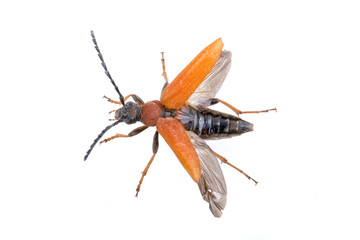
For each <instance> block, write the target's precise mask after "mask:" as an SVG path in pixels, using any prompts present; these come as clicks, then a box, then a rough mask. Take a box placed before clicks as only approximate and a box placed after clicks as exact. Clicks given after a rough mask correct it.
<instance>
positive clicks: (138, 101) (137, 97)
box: [103, 94, 144, 105]
mask: <svg viewBox="0 0 360 240" xmlns="http://www.w3.org/2000/svg"><path fill="white" fill-rule="evenodd" d="M129 97H132V98H133V99H134V101H135V102H136V103H137V104H139V105H143V104H144V101H143V100H142V99H141V98H140V97H139V96H138V95H136V94H129V95H127V96H126V97H125V98H124V101H126V100H128V98H129ZM103 98H106V100H108V102H111V103H114V104H121V102H119V101H115V100H112V99H111V98H108V97H107V96H104V97H103Z"/></svg>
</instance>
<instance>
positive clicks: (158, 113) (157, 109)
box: [141, 100, 164, 126]
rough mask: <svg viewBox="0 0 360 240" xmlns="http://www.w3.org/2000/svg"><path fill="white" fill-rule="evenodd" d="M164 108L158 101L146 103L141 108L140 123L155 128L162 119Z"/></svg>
mask: <svg viewBox="0 0 360 240" xmlns="http://www.w3.org/2000/svg"><path fill="white" fill-rule="evenodd" d="M163 110H164V106H163V105H162V104H161V103H160V101H157V100H155V101H151V102H147V103H145V104H144V105H143V106H142V113H141V121H142V122H143V123H144V124H145V125H147V126H155V125H156V122H157V121H158V119H159V118H161V117H162V114H163Z"/></svg>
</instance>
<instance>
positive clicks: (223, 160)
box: [211, 149, 258, 185]
mask: <svg viewBox="0 0 360 240" xmlns="http://www.w3.org/2000/svg"><path fill="white" fill-rule="evenodd" d="M211 151H212V152H213V153H214V154H215V156H216V157H217V158H218V159H220V161H221V162H223V163H226V164H227V165H229V166H230V167H233V168H234V169H236V170H238V171H239V172H241V173H242V174H244V176H245V177H247V179H249V180H253V181H254V182H255V185H257V184H258V182H257V181H256V180H255V179H253V178H252V177H250V176H249V175H247V174H246V173H245V172H244V171H243V170H241V169H240V168H237V167H235V166H234V165H232V164H231V163H229V162H228V160H227V159H226V158H224V157H223V156H221V155H219V154H217V153H216V152H214V150H212V149H211Z"/></svg>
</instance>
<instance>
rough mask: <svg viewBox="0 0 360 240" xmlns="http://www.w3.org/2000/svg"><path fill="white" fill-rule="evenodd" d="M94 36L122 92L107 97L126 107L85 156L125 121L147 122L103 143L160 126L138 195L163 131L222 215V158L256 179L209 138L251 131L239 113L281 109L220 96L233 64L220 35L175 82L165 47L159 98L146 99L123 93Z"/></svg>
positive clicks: (215, 211) (224, 191)
mask: <svg viewBox="0 0 360 240" xmlns="http://www.w3.org/2000/svg"><path fill="white" fill-rule="evenodd" d="M91 37H92V40H93V42H94V45H95V49H96V51H97V53H98V56H99V58H100V61H101V65H102V66H103V68H104V70H105V74H106V75H107V77H108V78H109V79H110V81H111V83H112V84H113V86H114V88H115V90H116V92H117V93H118V95H119V101H115V100H112V99H110V98H107V97H105V96H104V97H105V98H106V99H107V100H108V101H109V102H111V103H114V104H118V105H121V107H120V108H119V109H117V110H116V111H114V112H115V119H114V120H115V121H114V122H113V123H112V124H110V125H109V126H107V127H106V128H105V129H104V130H103V131H102V132H101V133H100V134H99V135H98V137H97V138H96V139H95V140H94V142H93V143H92V145H91V146H90V149H89V150H88V151H87V153H86V155H85V157H84V160H86V159H87V158H88V156H89V154H90V153H91V151H92V149H93V148H94V146H95V145H96V144H97V142H98V141H99V140H100V139H101V138H102V137H103V135H104V134H105V133H106V132H107V131H108V130H109V129H110V128H112V127H114V126H116V125H117V124H119V123H121V122H125V123H126V124H134V123H136V122H142V123H143V125H142V126H140V127H137V128H135V129H134V130H132V131H131V132H130V133H129V134H116V135H114V136H112V137H109V138H107V139H105V140H103V141H101V142H100V143H102V142H108V141H110V140H113V139H115V138H121V137H133V136H135V135H137V134H139V133H141V132H142V131H144V130H145V129H147V128H148V127H156V131H155V135H154V138H153V155H152V157H151V158H150V161H149V162H148V164H147V165H146V167H145V169H144V171H143V172H142V176H141V178H140V181H139V184H138V186H137V188H136V196H137V195H138V193H139V191H140V187H141V184H142V182H143V180H144V177H145V175H146V174H147V172H148V170H149V167H150V165H151V163H152V162H153V160H154V158H155V155H156V153H157V151H158V148H159V141H158V137H159V133H160V135H161V136H162V137H163V138H164V139H165V141H166V142H167V144H168V145H169V146H170V148H171V149H172V151H173V152H174V153H175V155H176V157H177V158H178V159H179V161H180V162H181V164H182V165H183V167H184V168H185V170H186V171H187V172H188V174H189V175H190V177H191V178H192V179H193V180H194V181H195V182H196V183H197V184H198V186H199V189H200V193H201V195H202V197H203V199H204V200H205V201H206V202H208V203H209V207H210V211H211V212H212V214H213V215H214V216H215V217H221V215H222V210H223V209H224V208H225V205H226V198H227V197H226V196H227V188H226V183H225V179H224V176H223V173H222V171H221V168H220V165H219V162H218V159H219V160H220V161H221V162H223V163H226V164H228V165H230V166H231V167H233V168H235V169H236V170H238V171H239V172H241V173H242V174H244V175H245V176H246V177H247V178H248V179H249V180H252V181H254V182H255V184H257V181H255V180H254V179H253V178H251V177H250V176H249V175H247V174H246V173H245V172H243V171H242V170H241V169H239V168H237V167H235V166H234V165H232V164H231V163H229V162H228V161H227V160H226V158H224V157H223V156H221V155H219V154H218V153H216V152H215V151H213V150H212V149H211V148H210V147H209V146H208V145H207V144H206V142H205V141H204V140H208V139H222V138H230V137H233V136H238V135H241V134H243V133H246V132H250V131H252V130H253V124H251V123H249V122H247V121H245V120H243V119H241V118H239V114H243V113H260V112H268V111H271V110H275V111H276V108H273V109H267V110H262V111H247V112H242V111H240V110H238V109H237V108H235V107H233V106H232V105H230V104H229V103H227V102H225V101H223V100H220V99H217V98H215V95H216V93H217V92H218V91H219V89H220V88H221V86H222V84H223V82H224V80H225V78H226V76H227V74H228V72H229V70H230V66H231V52H230V51H225V50H224V51H223V50H222V48H223V42H222V40H221V38H219V39H217V40H215V41H214V42H213V43H211V44H210V45H209V46H207V47H206V48H205V49H203V50H202V51H201V52H200V53H199V54H198V55H197V56H196V57H195V58H194V59H193V60H192V61H191V62H190V63H189V64H188V65H187V66H186V67H185V69H184V70H183V71H182V72H181V73H180V74H179V75H178V76H177V77H176V78H175V79H174V80H173V81H172V82H171V83H170V84H169V81H168V77H167V74H166V71H165V60H164V53H162V58H161V61H162V69H163V77H164V79H165V84H164V87H163V89H162V93H161V98H160V101H159V100H154V101H149V102H146V103H145V102H144V101H143V100H142V99H141V98H140V97H139V96H137V95H136V94H130V95H128V96H126V97H124V96H123V95H122V94H121V93H120V90H119V88H118V87H117V85H116V84H115V81H114V80H113V78H112V76H111V75H110V72H109V71H108V69H107V66H106V64H105V61H104V58H103V55H102V54H101V52H100V49H99V46H98V44H97V41H96V38H95V35H94V32H93V31H91ZM130 97H131V98H132V99H133V100H134V102H131V101H127V102H126V103H125V101H126V100H128V99H129V98H130ZM217 103H222V104H224V105H226V106H227V107H229V108H230V109H231V110H232V111H234V112H235V113H236V114H237V116H233V115H230V114H226V113H222V112H218V111H215V110H212V109H210V108H208V107H209V106H211V105H214V104H217Z"/></svg>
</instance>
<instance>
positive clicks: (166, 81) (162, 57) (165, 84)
mask: <svg viewBox="0 0 360 240" xmlns="http://www.w3.org/2000/svg"><path fill="white" fill-rule="evenodd" d="M161 64H162V69H163V74H162V75H163V77H164V79H165V83H164V86H163V88H162V90H161V94H162V93H163V91H164V89H165V88H166V87H167V86H168V85H169V79H168V77H167V74H166V71H165V58H164V52H161ZM160 97H161V96H160Z"/></svg>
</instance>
